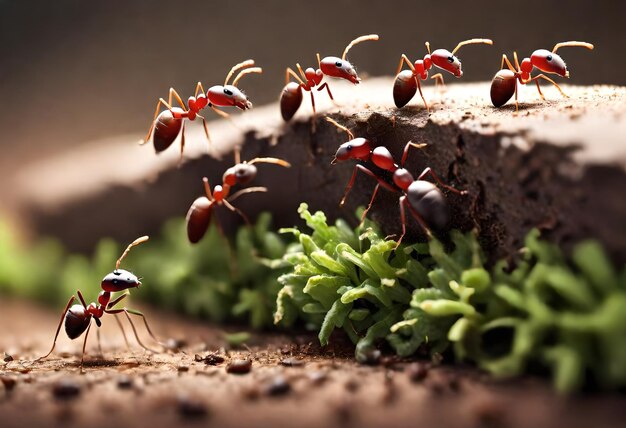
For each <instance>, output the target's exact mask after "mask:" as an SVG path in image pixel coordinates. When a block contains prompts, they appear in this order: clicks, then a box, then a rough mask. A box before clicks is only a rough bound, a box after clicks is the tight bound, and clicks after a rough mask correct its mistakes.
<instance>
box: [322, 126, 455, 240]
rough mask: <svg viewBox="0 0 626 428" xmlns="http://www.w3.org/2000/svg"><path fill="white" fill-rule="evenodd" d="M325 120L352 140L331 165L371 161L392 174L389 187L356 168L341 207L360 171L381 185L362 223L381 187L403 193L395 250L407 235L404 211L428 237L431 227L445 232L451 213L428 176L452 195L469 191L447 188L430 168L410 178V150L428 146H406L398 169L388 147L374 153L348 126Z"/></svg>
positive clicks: (378, 178) (345, 144)
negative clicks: (407, 161) (351, 161)
mask: <svg viewBox="0 0 626 428" xmlns="http://www.w3.org/2000/svg"><path fill="white" fill-rule="evenodd" d="M326 120H327V121H328V122H330V123H332V124H333V125H335V126H336V127H337V128H339V129H341V130H343V131H345V132H346V133H347V134H348V138H349V139H350V140H349V141H348V142H346V143H343V144H342V145H341V146H339V149H338V150H337V153H336V154H335V157H334V158H333V160H332V162H331V163H332V164H335V163H337V162H341V161H346V160H348V159H355V160H359V161H363V162H367V161H371V162H372V163H373V164H374V165H376V166H377V167H379V168H380V169H382V170H384V171H388V172H390V173H392V181H393V184H389V183H387V182H386V181H384V180H383V179H382V178H380V177H379V176H378V175H376V174H375V173H374V172H372V171H371V170H370V169H368V168H367V167H365V166H363V165H361V164H357V165H355V167H354V172H353V173H352V178H350V181H349V182H348V185H347V186H346V190H345V192H344V194H343V197H342V198H341V202H340V203H339V205H340V206H343V204H344V203H345V201H346V198H347V197H348V193H349V192H350V190H351V189H352V186H353V185H354V181H355V180H356V176H357V173H358V172H359V171H361V172H364V173H365V174H367V175H369V176H370V177H373V178H375V179H376V181H377V182H378V183H377V184H376V187H375V188H374V192H373V194H372V198H371V200H370V203H369V205H368V206H367V208H366V209H365V211H364V212H363V215H362V217H361V221H363V220H364V219H365V216H366V214H367V212H368V211H369V210H370V208H371V207H372V204H373V203H374V199H375V198H376V194H377V193H378V189H379V188H380V186H382V187H384V188H385V189H387V190H389V191H391V192H400V193H402V194H403V195H402V196H401V197H400V219H401V221H402V235H400V238H399V239H398V240H397V245H396V248H397V246H398V245H400V242H402V238H404V235H405V234H406V214H405V209H408V210H409V212H410V213H411V215H412V216H413V217H414V218H415V220H416V221H417V222H418V223H419V225H420V226H421V227H422V229H424V231H425V232H426V234H427V235H428V236H429V237H430V236H432V232H431V231H430V228H429V226H428V225H432V226H433V227H434V228H435V229H443V228H444V227H445V226H446V225H447V224H448V221H449V219H450V213H449V208H448V204H447V202H446V199H445V197H444V196H443V194H442V193H441V191H440V190H439V188H437V186H435V185H434V184H433V183H430V182H428V181H425V180H424V178H425V177H426V176H427V175H429V176H430V177H432V178H433V179H434V180H435V181H436V182H437V184H439V185H440V186H441V187H443V188H445V189H448V190H449V191H451V192H454V193H458V194H461V195H465V194H467V191H465V190H458V189H455V188H454V187H451V186H448V185H446V184H444V183H443V182H442V181H441V180H440V179H439V177H438V176H437V175H436V174H435V172H434V171H433V170H432V169H431V168H426V169H424V171H422V173H421V174H420V175H419V176H418V177H417V180H416V179H414V178H413V175H411V173H410V172H409V171H408V170H407V169H405V168H404V164H405V162H406V159H407V157H408V154H409V149H410V148H411V147H413V148H417V149H421V148H423V147H425V146H426V144H416V143H413V142H411V141H409V142H408V143H406V146H404V151H403V153H402V160H401V162H400V166H398V164H396V163H395V161H394V159H393V156H392V155H391V153H390V152H389V150H388V149H387V148H386V147H383V146H378V147H376V148H374V149H373V150H372V148H371V143H370V141H369V140H367V139H365V138H362V137H359V138H355V137H354V134H352V132H351V131H350V130H349V129H348V128H346V127H345V126H342V125H340V124H339V123H337V122H335V121H334V120H333V119H331V118H329V117H327V118H326Z"/></svg>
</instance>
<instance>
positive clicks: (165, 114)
mask: <svg viewBox="0 0 626 428" xmlns="http://www.w3.org/2000/svg"><path fill="white" fill-rule="evenodd" d="M182 125H183V120H182V119H177V118H175V117H174V115H173V114H172V112H171V111H170V110H163V111H162V112H161V113H160V114H159V116H158V117H157V119H156V123H155V125H154V137H153V142H154V150H155V151H156V152H157V153H160V152H162V151H163V150H165V149H167V148H168V147H169V146H171V145H172V143H173V142H174V140H176V137H178V134H179V133H180V129H181V127H182Z"/></svg>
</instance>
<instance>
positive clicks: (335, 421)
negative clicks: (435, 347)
mask: <svg viewBox="0 0 626 428" xmlns="http://www.w3.org/2000/svg"><path fill="white" fill-rule="evenodd" d="M145 312H146V313H147V314H148V316H149V318H150V320H151V322H152V323H153V326H154V328H155V330H156V331H157V333H158V334H159V335H160V336H161V337H167V336H169V337H178V338H183V337H184V338H185V341H186V342H187V344H184V345H183V346H182V348H181V349H180V350H178V351H167V352H163V353H157V354H152V353H149V352H144V351H142V350H141V349H140V348H138V347H137V345H136V344H135V342H134V341H131V350H127V349H126V348H125V346H124V342H123V339H122V335H121V333H120V332H119V330H118V329H117V327H116V326H115V323H113V322H112V320H110V319H106V318H105V319H104V322H105V325H104V326H103V332H102V350H103V354H102V355H99V353H98V349H97V345H96V344H97V341H96V339H95V337H91V338H90V341H89V343H88V346H87V350H88V355H87V357H86V361H85V368H84V373H82V374H81V372H80V368H79V357H80V343H79V341H78V340H77V341H75V342H70V341H69V340H68V339H67V338H65V337H62V338H60V339H59V343H58V345H57V350H56V352H55V353H54V354H53V355H52V356H50V357H49V358H48V359H46V360H43V361H41V362H37V363H31V362H30V361H29V360H30V359H32V358H33V357H34V356H38V355H42V354H43V353H45V352H46V351H47V347H48V346H50V342H51V340H52V334H53V330H54V328H55V326H56V322H57V321H58V314H56V313H54V312H51V311H50V310H48V309H43V308H40V307H37V306H34V305H32V304H27V303H24V302H21V301H3V302H0V325H1V326H3V327H2V330H3V332H2V335H1V336H0V350H3V351H5V352H6V353H7V354H8V355H10V356H12V357H13V358H14V361H11V362H7V363H2V364H4V367H2V366H0V367H2V368H0V379H1V380H2V383H3V384H4V389H5V391H4V393H2V391H1V389H0V419H1V420H2V426H3V427H5V428H9V427H24V426H44V425H56V424H64V425H65V424H69V425H74V426H90V427H99V426H102V427H104V426H106V427H111V426H137V427H145V426H150V427H159V426H168V427H171V426H178V425H180V424H181V423H182V422H188V423H192V422H196V423H203V422H205V423H208V424H211V425H213V426H219V427H234V426H242V427H249V426H268V427H281V426H300V427H320V426H361V427H369V426H372V427H373V426H381V425H387V426H416V425H420V426H437V427H453V426H459V427H528V426H532V427H551V426H554V427H563V426H566V427H570V428H571V427H584V426H591V425H593V426H624V420H623V410H622V409H623V406H624V404H626V400H625V397H623V396H619V395H606V394H605V395H595V394H594V395H584V396H582V395H581V396H577V397H570V398H563V397H558V396H556V395H555V394H554V393H552V392H551V390H550V387H549V385H548V384H547V383H546V382H544V381H543V380H539V379H521V380H515V381H509V382H506V383H502V382H495V381H493V380H489V378H488V377H487V376H486V375H485V374H482V373H479V372H477V371H476V370H473V369H470V368H461V367H458V366H455V367H450V366H446V365H433V364H432V363H430V362H427V361H421V362H418V363H416V362H415V361H397V360H394V359H392V358H387V359H384V361H385V364H382V365H379V366H375V367H372V366H363V365H358V364H357V363H355V362H354V360H353V358H352V353H351V349H350V346H347V344H345V343H344V342H343V340H342V338H341V337H335V338H334V340H333V341H332V343H333V344H332V345H331V346H329V347H327V348H325V349H320V347H319V346H318V345H317V341H316V338H315V337H314V336H312V335H303V334H298V335H289V334H254V335H253V337H252V339H251V340H250V342H249V347H248V346H246V347H243V348H238V349H225V347H226V343H225V342H224V340H223V339H222V338H221V331H220V329H219V328H217V327H214V326H209V325H205V324H203V323H200V322H194V321H191V320H188V319H180V318H176V317H173V316H171V315H168V314H164V313H161V312H157V311H156V310H154V309H152V308H146V311H145ZM127 330H128V329H127ZM94 336H95V335H94ZM141 336H142V337H143V338H144V339H145V340H146V342H145V343H150V342H148V338H146V337H145V335H141ZM153 346H156V345H153ZM218 357H223V358H224V361H223V362H221V361H220V360H221V359H220V358H218ZM246 359H249V360H251V361H252V364H251V368H250V371H249V372H248V373H242V374H236V373H229V372H232V371H233V370H227V367H229V365H233V364H241V363H233V362H234V361H235V360H246ZM239 371H243V372H245V370H241V367H239Z"/></svg>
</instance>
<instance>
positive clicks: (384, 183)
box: [339, 165, 398, 206]
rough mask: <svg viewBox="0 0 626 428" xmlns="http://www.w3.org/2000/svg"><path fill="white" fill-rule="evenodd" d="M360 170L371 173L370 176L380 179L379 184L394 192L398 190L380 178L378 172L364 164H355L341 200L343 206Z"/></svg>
mask: <svg viewBox="0 0 626 428" xmlns="http://www.w3.org/2000/svg"><path fill="white" fill-rule="evenodd" d="M359 171H362V172H364V173H365V174H367V175H369V176H370V177H373V178H375V179H376V180H377V181H378V184H380V185H381V186H383V187H384V188H385V189H387V190H390V191H392V192H397V191H398V190H397V189H396V188H395V187H393V186H392V185H390V184H389V183H386V182H385V181H383V180H382V179H380V178H379V177H378V176H377V175H376V174H374V173H373V172H372V171H370V170H369V169H367V168H366V167H364V166H363V165H355V166H354V172H352V177H351V178H350V181H349V182H348V185H347V186H346V190H345V191H344V193H343V198H341V202H339V206H343V204H344V203H345V202H346V198H347V197H348V193H350V190H352V186H353V185H354V181H355V180H356V175H357V173H358V172H359Z"/></svg>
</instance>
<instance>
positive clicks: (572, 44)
mask: <svg viewBox="0 0 626 428" xmlns="http://www.w3.org/2000/svg"><path fill="white" fill-rule="evenodd" d="M565 46H580V47H581V48H587V49H590V50H591V49H593V45H592V44H591V43H587V42H561V43H557V44H556V45H554V49H552V53H556V51H557V49H558V48H562V47H565Z"/></svg>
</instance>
